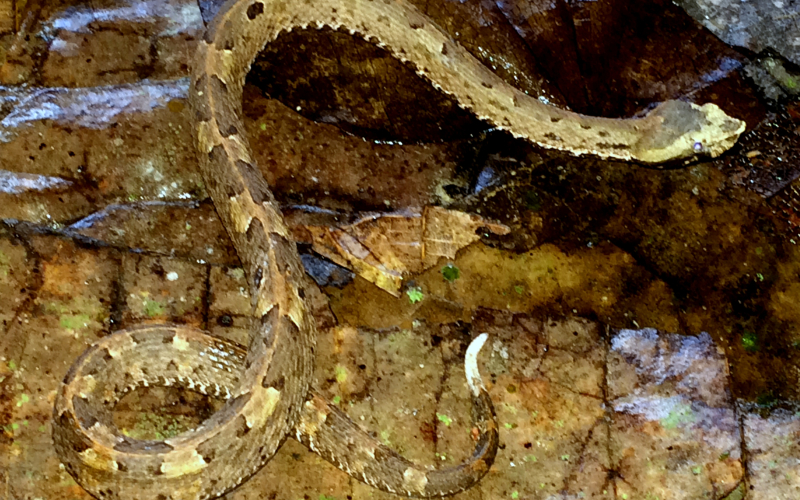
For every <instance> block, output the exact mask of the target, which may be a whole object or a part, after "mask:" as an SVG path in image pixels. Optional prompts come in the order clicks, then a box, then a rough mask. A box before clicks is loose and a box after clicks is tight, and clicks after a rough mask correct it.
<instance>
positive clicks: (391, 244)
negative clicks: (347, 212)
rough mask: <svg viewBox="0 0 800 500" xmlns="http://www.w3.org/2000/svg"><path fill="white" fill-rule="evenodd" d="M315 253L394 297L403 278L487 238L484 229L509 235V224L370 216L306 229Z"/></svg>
mask: <svg viewBox="0 0 800 500" xmlns="http://www.w3.org/2000/svg"><path fill="white" fill-rule="evenodd" d="M303 229H305V230H306V231H307V233H306V235H307V237H309V238H310V242H311V245H312V248H313V249H314V251H315V252H317V253H319V254H320V255H322V256H324V257H326V258H328V259H330V260H332V261H333V262H335V263H337V264H339V265H340V266H343V267H347V268H349V269H351V270H352V271H353V272H355V273H356V274H358V275H359V276H361V277H362V278H364V279H366V280H368V281H370V282H372V283H374V284H375V285H377V286H378V287H380V288H382V289H384V290H386V291H387V292H389V293H391V294H392V295H394V296H399V295H400V288H401V286H402V283H403V276H404V275H408V274H416V273H420V272H422V271H424V270H426V269H428V268H430V267H432V266H434V265H436V263H437V262H438V260H439V258H441V257H445V258H448V259H453V258H455V256H456V252H458V251H459V250H460V249H462V248H464V247H466V246H467V245H469V244H471V243H474V242H476V241H478V240H479V239H480V237H481V235H480V233H479V232H478V230H479V229H484V230H486V231H489V232H491V233H493V234H498V235H504V234H508V232H509V228H508V227H507V226H505V225H503V224H496V223H493V222H489V221H487V220H486V219H484V218H482V217H480V216H478V215H474V214H467V213H464V212H459V211H456V210H448V209H445V208H441V207H426V208H425V209H424V210H423V211H422V213H421V214H420V213H413V212H397V213H391V214H382V215H370V216H366V217H362V218H361V219H358V220H356V221H355V222H353V223H352V224H348V225H346V226H340V227H330V226H320V225H306V226H304V227H303Z"/></svg>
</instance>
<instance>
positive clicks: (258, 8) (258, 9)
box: [247, 2, 264, 21]
mask: <svg viewBox="0 0 800 500" xmlns="http://www.w3.org/2000/svg"><path fill="white" fill-rule="evenodd" d="M263 13H264V4H263V3H261V2H253V3H251V4H250V5H249V6H248V7H247V19H249V20H251V21H254V20H255V19H256V18H257V17H258V16H260V15H261V14H263Z"/></svg>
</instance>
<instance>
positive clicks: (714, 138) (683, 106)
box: [634, 101, 745, 163]
mask: <svg viewBox="0 0 800 500" xmlns="http://www.w3.org/2000/svg"><path fill="white" fill-rule="evenodd" d="M642 120H643V121H644V122H646V123H647V124H646V125H645V129H646V130H645V133H644V135H643V137H642V139H640V140H639V141H638V142H637V143H636V145H635V147H634V156H635V157H636V158H637V159H639V160H641V161H643V162H646V163H665V162H669V161H674V160H683V159H689V158H693V157H697V156H708V157H711V158H713V157H716V156H719V155H721V154H722V153H724V152H725V151H727V150H728V149H730V148H731V147H732V146H733V145H734V144H736V141H737V139H738V138H739V135H741V133H742V132H744V129H745V122H744V121H742V120H738V119H736V118H733V117H731V116H728V115H726V114H725V112H724V111H722V110H721V109H720V108H719V106H717V105H716V104H711V103H708V104H704V105H702V106H698V105H697V104H692V103H689V102H683V101H666V102H663V103H661V104H659V105H658V106H657V107H656V108H655V109H653V110H652V111H651V112H650V113H648V114H647V116H646V117H645V118H643V119H642Z"/></svg>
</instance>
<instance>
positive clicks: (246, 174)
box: [236, 160, 274, 205]
mask: <svg viewBox="0 0 800 500" xmlns="http://www.w3.org/2000/svg"><path fill="white" fill-rule="evenodd" d="M236 169H237V170H238V171H239V175H241V176H242V178H243V179H244V183H245V185H246V186H247V188H248V190H249V191H250V196H251V197H252V198H253V201H254V202H256V204H258V205H260V204H262V203H264V202H270V203H271V202H273V201H274V199H273V197H272V193H271V192H270V190H269V185H268V184H267V181H266V179H264V176H263V175H261V171H260V170H258V167H256V166H255V165H254V164H252V163H249V162H246V161H244V160H236Z"/></svg>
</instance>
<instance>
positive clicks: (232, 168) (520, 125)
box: [53, 0, 744, 500]
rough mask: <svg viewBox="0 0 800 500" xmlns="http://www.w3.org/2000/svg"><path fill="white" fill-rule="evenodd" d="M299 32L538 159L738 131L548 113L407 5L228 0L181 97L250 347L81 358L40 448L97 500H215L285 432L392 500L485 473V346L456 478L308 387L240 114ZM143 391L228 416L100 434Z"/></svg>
mask: <svg viewBox="0 0 800 500" xmlns="http://www.w3.org/2000/svg"><path fill="white" fill-rule="evenodd" d="M309 26H311V27H323V26H329V27H331V28H334V29H341V28H344V29H347V30H349V31H350V32H351V33H353V34H357V35H359V36H362V37H364V38H365V39H367V40H370V41H373V42H375V43H377V44H378V45H380V46H382V47H385V48H386V49H387V50H389V51H390V52H391V53H392V54H393V55H394V56H395V57H397V58H398V59H400V60H402V61H405V62H407V63H408V64H410V65H411V66H413V67H414V69H415V70H416V72H417V73H418V74H419V75H421V76H423V77H424V78H426V79H428V80H429V81H430V82H431V83H432V84H433V85H434V86H436V87H437V88H439V89H441V90H442V91H444V92H446V93H448V94H450V95H452V96H453V97H455V99H456V100H457V101H458V103H459V104H460V105H461V106H462V107H464V108H466V109H470V110H472V111H473V112H474V113H475V114H476V115H477V116H478V117H479V118H481V119H484V120H487V121H488V122H490V123H491V124H493V125H494V126H496V127H498V128H501V129H504V130H508V131H509V132H511V133H512V134H513V135H515V136H517V137H521V138H523V139H526V140H528V141H530V142H531V143H534V144H538V145H540V146H543V147H547V148H555V149H561V150H565V151H569V152H572V153H574V154H593V155H596V156H600V157H603V158H619V159H624V160H636V161H641V162H645V163H659V162H665V161H670V160H674V159H680V158H686V157H692V156H695V155H697V154H706V155H710V156H716V155H719V154H721V153H722V152H723V151H725V150H726V149H728V148H730V147H731V146H732V145H733V144H734V143H735V141H736V139H737V138H738V136H739V134H741V132H742V131H743V130H744V123H743V122H741V121H740V120H736V119H734V118H731V117H728V116H727V115H725V114H724V113H723V112H722V111H721V110H719V108H717V107H716V106H715V105H713V104H706V105H704V106H697V105H694V104H689V103H684V102H678V101H668V102H666V103H664V104H662V105H660V106H659V107H657V108H656V109H655V110H653V111H652V112H651V113H649V114H648V115H647V116H645V117H643V118H640V119H628V120H620V119H605V118H594V117H587V116H583V115H578V114H575V113H571V112H568V111H563V110H559V109H557V108H554V107H551V106H546V105H544V104H542V103H541V102H539V101H537V100H536V99H534V98H531V97H529V96H527V95H525V94H524V93H522V92H520V91H518V90H516V89H514V88H513V87H510V86H509V85H508V84H506V83H505V82H503V81H502V80H500V79H499V77H497V76H496V75H494V74H493V73H492V72H491V71H489V70H488V69H487V68H485V67H484V66H482V65H481V64H480V63H479V62H478V61H477V60H476V59H474V58H473V57H472V56H471V55H470V54H469V53H468V52H466V50H464V49H463V48H462V47H461V46H459V45H458V44H457V43H455V42H454V41H452V40H451V39H450V38H449V37H448V35H447V34H445V33H444V32H443V31H441V29H440V28H438V27H437V26H436V25H435V24H434V23H433V22H432V21H430V20H429V19H428V18H426V17H425V16H424V15H422V14H421V13H419V12H418V11H417V10H416V9H415V8H414V7H413V6H411V5H410V4H408V3H407V2H406V1H403V0H229V1H228V2H227V3H226V4H225V5H224V6H223V7H222V9H221V10H220V12H219V14H218V15H217V16H216V17H215V19H214V21H213V22H212V23H211V25H210V26H209V28H208V30H207V32H206V34H205V36H204V38H203V39H202V40H201V41H200V42H199V43H198V49H197V54H196V57H195V60H194V63H193V68H192V72H193V73H192V82H191V88H190V95H189V100H190V105H191V111H192V122H193V126H194V136H195V142H196V148H197V151H198V159H199V165H200V168H201V172H202V175H203V177H204V180H205V183H206V186H207V189H208V191H209V192H210V194H211V197H212V199H213V201H214V205H215V207H216V209H217V212H218V214H219V217H220V219H221V220H222V223H223V225H224V226H225V228H226V230H227V232H228V234H229V236H230V238H231V240H232V241H233V244H234V247H235V248H236V251H237V253H238V255H239V258H240V260H241V262H242V264H243V266H244V268H245V273H246V277H247V283H248V288H249V292H250V297H251V305H252V327H251V330H250V344H249V347H248V349H247V351H246V352H245V351H243V350H242V349H241V348H240V347H238V346H236V345H234V344H231V343H228V342H226V341H222V340H220V339H217V338H214V337H211V336H209V335H207V334H205V333H203V332H200V331H198V330H195V329H191V328H187V327H181V326H170V325H162V326H142V327H138V328H133V329H129V330H123V331H121V332H117V333H114V334H113V335H109V336H108V337H105V338H103V339H101V340H100V341H99V342H97V343H96V344H94V345H93V346H92V347H90V348H89V349H88V350H87V351H86V352H85V353H84V354H83V355H82V356H81V357H80V358H79V359H78V360H77V361H76V362H75V364H74V365H73V366H72V367H71V368H70V370H69V372H68V373H67V375H66V377H65V379H64V383H63V384H62V386H61V388H60V390H59V392H58V394H57V397H56V403H55V407H54V425H53V437H54V444H55V448H56V451H57V453H58V455H59V457H60V458H61V460H62V462H63V463H64V465H65V467H66V468H67V470H68V471H69V472H70V474H72V475H73V476H74V477H75V479H76V480H77V481H78V483H79V484H80V485H81V486H82V487H84V488H85V489H86V490H87V491H88V492H89V493H91V494H92V495H93V496H95V497H98V498H115V499H116V498H119V499H126V500H128V499H141V500H145V499H148V500H149V499H153V500H168V499H171V500H196V499H206V498H213V497H216V496H219V495H222V494H224V493H225V492H228V491H230V490H232V489H234V488H236V487H237V486H238V485H240V484H241V483H242V482H244V481H246V479H247V478H248V477H249V476H251V475H252V474H254V473H255V472H256V471H258V470H259V469H260V468H261V467H262V466H263V465H264V464H265V463H266V462H267V461H268V460H269V459H270V458H271V457H272V456H273V455H274V454H275V452H276V451H277V449H278V448H279V447H280V445H281V444H282V442H283V440H284V439H285V438H286V437H287V436H290V435H291V436H293V437H295V438H296V439H298V440H299V441H301V442H302V443H304V444H305V445H306V446H308V447H309V448H310V449H311V450H313V451H315V452H316V453H319V454H320V455H321V456H323V457H325V458H326V459H328V460H329V461H331V462H332V463H334V464H335V465H337V466H338V467H339V468H341V469H342V470H344V471H345V472H347V473H348V474H350V475H352V476H353V477H355V478H357V479H359V480H361V481H364V482H366V483H368V484H370V485H373V486H375V487H377V488H380V489H382V490H385V491H389V492H392V493H397V494H399V495H404V496H415V497H430V496H443V495H448V494H453V493H456V492H459V491H462V490H464V489H466V488H469V487H470V486H472V485H474V484H475V483H476V482H477V481H479V480H480V478H481V477H482V476H483V475H484V474H485V473H486V472H487V471H488V469H489V467H490V466H491V464H492V462H493V460H494V456H495V453H496V451H497V447H498V430H497V423H496V420H495V417H494V409H493V407H492V404H491V400H490V399H489V396H488V393H487V391H486V389H485V388H484V386H483V384H482V382H481V379H480V374H479V373H478V370H477V361H476V354H477V351H478V350H479V349H480V347H481V345H482V344H483V342H484V341H485V339H486V337H485V335H480V336H478V337H477V338H476V339H475V340H474V341H473V343H472V344H471V345H470V348H469V349H468V351H467V358H466V369H467V370H466V371H467V380H468V383H469V387H470V392H471V397H472V400H473V412H472V413H473V415H472V417H473V426H474V427H475V428H476V429H477V431H478V432H477V436H476V445H475V450H474V452H473V455H472V456H471V457H470V458H469V459H467V460H466V461H465V462H464V463H462V464H461V465H459V466H456V467H450V468H446V469H440V470H434V469H428V468H425V467H422V466H419V465H416V464H413V463H411V462H409V461H408V460H406V459H404V458H403V457H401V456H400V455H398V454H397V453H395V452H394V451H392V450H391V449H389V448H387V447H385V446H383V445H381V444H380V443H378V442H376V441H375V439H374V438H372V437H371V436H370V435H369V434H368V433H367V432H366V431H364V430H363V429H361V428H360V427H358V426H357V425H356V424H355V423H353V422H352V421H351V420H350V419H349V418H348V417H347V416H346V415H345V414H344V413H342V412H341V411H340V410H338V408H336V407H335V406H334V405H332V404H330V403H328V402H327V401H326V400H325V399H324V398H323V397H321V396H320V395H319V394H317V393H315V392H314V390H313V389H311V388H310V382H311V374H312V368H313V361H314V348H315V342H316V340H315V338H316V331H315V326H314V320H313V318H312V317H311V315H310V313H309V311H308V307H307V306H306V304H305V301H304V296H305V293H304V288H305V287H306V286H307V281H306V279H307V278H306V277H305V275H304V273H303V268H302V266H301V264H300V260H299V257H298V254H297V250H296V248H295V245H294V242H293V241H292V240H291V238H290V234H289V231H288V229H287V227H286V224H285V223H284V220H283V217H282V215H281V213H280V211H279V209H278V206H277V204H276V202H275V199H274V197H273V195H272V193H271V192H270V190H269V187H268V186H267V183H266V181H265V180H264V178H263V176H262V175H261V173H260V171H259V169H258V167H257V166H256V164H255V162H254V161H253V156H252V154H251V150H250V146H249V143H248V141H247V139H246V137H245V136H244V135H243V134H244V130H245V128H244V125H243V122H242V118H241V117H242V88H243V85H244V80H245V77H246V75H247V73H248V71H249V68H250V65H251V64H252V62H253V60H254V59H255V57H256V55H257V54H258V53H259V51H260V50H262V48H263V47H264V45H265V44H267V43H269V42H271V41H273V40H275V38H277V36H278V35H279V34H280V33H281V32H286V31H289V30H291V29H294V28H307V27H309ZM143 385H144V386H146V385H167V386H169V385H178V386H182V387H186V388H189V389H193V390H196V391H199V392H201V393H204V394H208V395H211V396H217V397H224V398H226V403H225V404H224V406H223V407H222V409H221V410H220V411H218V412H216V413H215V414H214V415H212V416H211V417H210V418H209V419H207V420H205V421H204V422H202V423H201V424H200V425H199V426H198V427H197V428H195V429H193V430H191V431H188V432H185V433H183V434H180V435H178V436H175V437H173V438H169V439H165V440H161V441H143V440H136V439H132V438H129V437H126V436H124V435H122V434H121V433H120V432H119V430H118V429H117V428H116V427H115V426H114V425H113V423H112V421H111V408H113V405H114V404H115V403H116V402H117V401H118V400H119V398H120V397H121V396H122V395H124V394H125V393H126V392H128V391H130V390H132V389H134V388H136V387H139V386H143Z"/></svg>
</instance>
